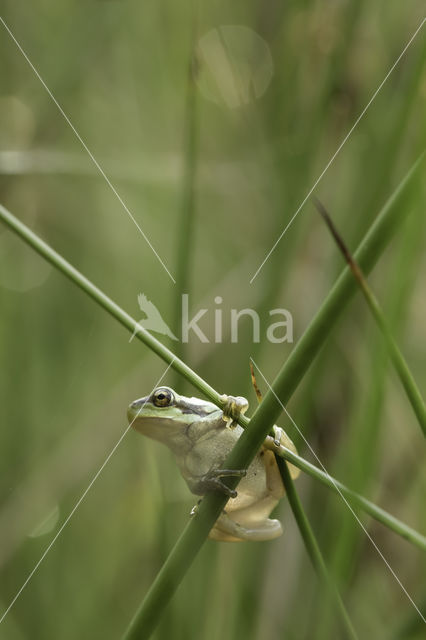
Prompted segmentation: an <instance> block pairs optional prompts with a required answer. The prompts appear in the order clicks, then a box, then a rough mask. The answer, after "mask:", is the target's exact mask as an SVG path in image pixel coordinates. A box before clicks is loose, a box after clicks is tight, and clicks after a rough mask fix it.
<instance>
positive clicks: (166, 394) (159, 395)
mask: <svg viewBox="0 0 426 640" xmlns="http://www.w3.org/2000/svg"><path fill="white" fill-rule="evenodd" d="M172 401H173V395H172V393H171V391H170V389H166V388H165V387H163V388H160V389H156V390H155V391H154V393H153V394H152V403H153V405H154V406H156V407H168V406H169V405H170V404H171V403H172Z"/></svg>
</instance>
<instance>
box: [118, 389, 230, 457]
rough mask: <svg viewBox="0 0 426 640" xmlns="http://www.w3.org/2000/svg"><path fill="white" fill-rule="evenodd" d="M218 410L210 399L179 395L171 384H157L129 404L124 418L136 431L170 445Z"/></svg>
mask: <svg viewBox="0 0 426 640" xmlns="http://www.w3.org/2000/svg"><path fill="white" fill-rule="evenodd" d="M217 411H220V409H218V407H216V405H214V404H212V403H211V402H207V401H205V400H200V399H199V398H186V397H185V396H179V395H178V394H177V393H176V392H175V391H173V389H171V388H170V387H157V389H154V391H153V392H152V393H151V395H149V396H145V397H144V398H139V399H138V400H135V401H134V402H132V403H131V404H130V405H129V408H128V409H127V418H128V420H129V423H130V424H131V426H132V427H133V428H134V429H136V431H139V433H142V434H143V435H145V436H148V437H150V438H154V439H155V440H159V441H160V442H164V444H167V445H169V446H171V445H172V442H173V440H176V438H177V439H179V436H180V435H181V434H182V435H185V434H186V433H187V430H188V428H189V427H190V426H191V425H194V423H199V422H200V421H203V420H204V419H205V418H207V417H208V416H210V415H211V414H212V413H214V412H217Z"/></svg>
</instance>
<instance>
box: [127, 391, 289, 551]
mask: <svg viewBox="0 0 426 640" xmlns="http://www.w3.org/2000/svg"><path fill="white" fill-rule="evenodd" d="M222 398H223V400H224V404H225V409H224V410H222V409H219V408H218V407H217V406H216V405H214V404H212V403H211V402H207V401H205V400H200V399H199V398H187V397H185V396H180V395H178V394H177V393H176V392H175V391H173V389H171V388H170V387H158V388H157V389H155V390H154V391H153V392H152V393H151V395H149V396H146V397H144V398H140V399H138V400H135V401H134V402H132V403H131V405H130V406H129V408H128V411H127V416H128V420H129V423H130V424H131V425H132V427H133V428H134V429H136V430H137V431H139V432H140V433H142V434H143V435H146V436H148V437H150V438H153V439H154V440H158V441H159V442H162V443H163V444H165V445H167V446H168V447H169V449H171V451H172V452H173V453H174V455H175V457H176V462H177V464H178V467H179V469H180V472H181V474H182V476H183V478H184V479H185V481H186V483H187V485H188V487H189V489H190V490H191V491H192V493H194V494H196V495H204V494H206V493H207V492H209V491H217V490H219V491H223V492H225V493H226V495H229V500H228V502H227V504H226V509H225V511H224V512H222V514H221V515H220V517H219V518H218V520H217V521H216V523H215V525H214V527H213V529H212V530H211V532H210V536H209V537H210V538H213V539H215V540H221V541H232V542H241V541H243V540H272V539H273V538H277V537H278V536H280V535H281V534H282V526H281V523H280V522H279V520H272V519H270V518H269V515H270V513H271V511H272V510H273V509H274V507H275V506H276V504H277V503H278V501H279V499H280V498H281V497H282V496H283V495H284V487H283V483H282V480H281V476H280V473H279V470H278V466H277V463H276V460H275V456H274V454H273V452H272V451H270V450H267V449H265V448H264V447H262V449H261V450H260V451H259V453H258V454H257V455H256V457H255V458H254V460H253V462H252V463H251V465H250V466H249V468H248V469H247V471H245V470H244V471H230V470H227V469H223V468H222V465H223V462H224V460H225V458H226V457H227V455H228V453H229V452H230V450H231V449H232V447H233V446H234V445H235V443H236V441H237V440H238V438H239V437H240V435H241V434H242V432H243V429H242V428H241V427H240V426H239V425H238V424H237V423H236V422H234V418H235V416H236V415H237V413H238V412H242V413H243V412H244V411H245V410H246V409H247V407H248V402H247V400H246V399H245V398H242V397H240V396H236V397H234V396H222ZM274 437H275V439H276V441H277V442H279V443H281V444H282V445H284V446H285V447H287V448H288V449H290V450H292V451H294V452H295V453H297V451H296V447H295V446H294V444H293V442H292V441H291V440H290V438H289V437H288V436H287V434H286V433H285V432H284V431H283V430H282V429H280V428H279V427H276V426H274ZM289 469H290V472H291V475H292V477H294V478H295V477H296V476H297V475H298V474H299V470H298V469H297V468H296V467H294V466H293V465H291V464H290V465H289ZM230 475H233V476H235V475H238V476H241V477H242V480H241V482H240V483H239V485H238V493H237V492H236V491H233V490H230V489H229V487H227V486H226V485H225V483H224V482H223V481H222V478H223V477H226V476H230Z"/></svg>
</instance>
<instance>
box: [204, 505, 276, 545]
mask: <svg viewBox="0 0 426 640" xmlns="http://www.w3.org/2000/svg"><path fill="white" fill-rule="evenodd" d="M282 532H283V528H282V526H281V522H280V521H279V520H271V519H269V518H267V519H266V520H263V521H262V522H259V523H251V524H250V525H249V526H246V527H244V526H243V525H241V524H239V523H238V522H236V521H235V520H233V519H232V518H231V517H230V516H229V515H228V514H227V513H226V512H223V513H222V514H221V515H220V516H219V518H218V519H217V520H216V523H215V525H214V527H213V529H212V530H211V531H210V533H209V538H212V539H213V540H219V541H221V542H244V541H245V540H248V541H251V542H260V541H263V540H274V539H275V538H278V537H279V536H280V535H281V534H282Z"/></svg>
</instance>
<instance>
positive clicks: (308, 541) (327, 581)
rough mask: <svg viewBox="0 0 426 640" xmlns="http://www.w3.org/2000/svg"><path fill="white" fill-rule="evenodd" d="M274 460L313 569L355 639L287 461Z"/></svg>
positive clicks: (354, 639) (353, 639)
mask: <svg viewBox="0 0 426 640" xmlns="http://www.w3.org/2000/svg"><path fill="white" fill-rule="evenodd" d="M276 460H277V464H278V468H279V470H280V474H281V478H282V481H283V484H284V487H285V492H286V496H287V498H288V501H289V504H290V507H291V510H292V511H293V515H294V518H295V520H296V522H297V526H298V527H299V531H300V535H301V536H302V538H303V541H304V543H305V547H306V551H307V552H308V555H309V557H310V559H311V562H312V564H313V566H314V569H315V571H316V572H317V575H318V577H319V579H320V580H321V581H322V582H323V584H324V585H325V587H326V588H327V589H328V592H329V594H330V597H331V598H333V599H334V601H335V605H336V607H337V610H338V612H339V615H340V618H341V621H342V624H343V626H344V627H345V629H346V635H347V637H348V638H352V640H356V639H357V638H358V636H357V634H356V631H355V629H354V627H353V625H352V622H351V620H350V618H349V615H348V612H347V611H346V607H345V605H344V603H343V600H342V598H341V595H340V593H339V591H338V590H337V588H336V585H335V584H334V582H333V581H332V579H331V577H330V574H329V572H328V569H327V567H326V564H325V562H324V558H323V555H322V553H321V549H320V548H319V545H318V542H317V539H316V538H315V534H314V532H313V531H312V528H311V525H310V523H309V520H308V518H307V516H306V513H305V511H304V509H303V506H302V503H301V501H300V498H299V496H298V494H297V491H296V489H295V486H294V482H293V480H292V477H291V475H290V471H289V469H288V466H287V463H286V462H285V461H284V460H283V459H282V458H280V457H278V456H276Z"/></svg>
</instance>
